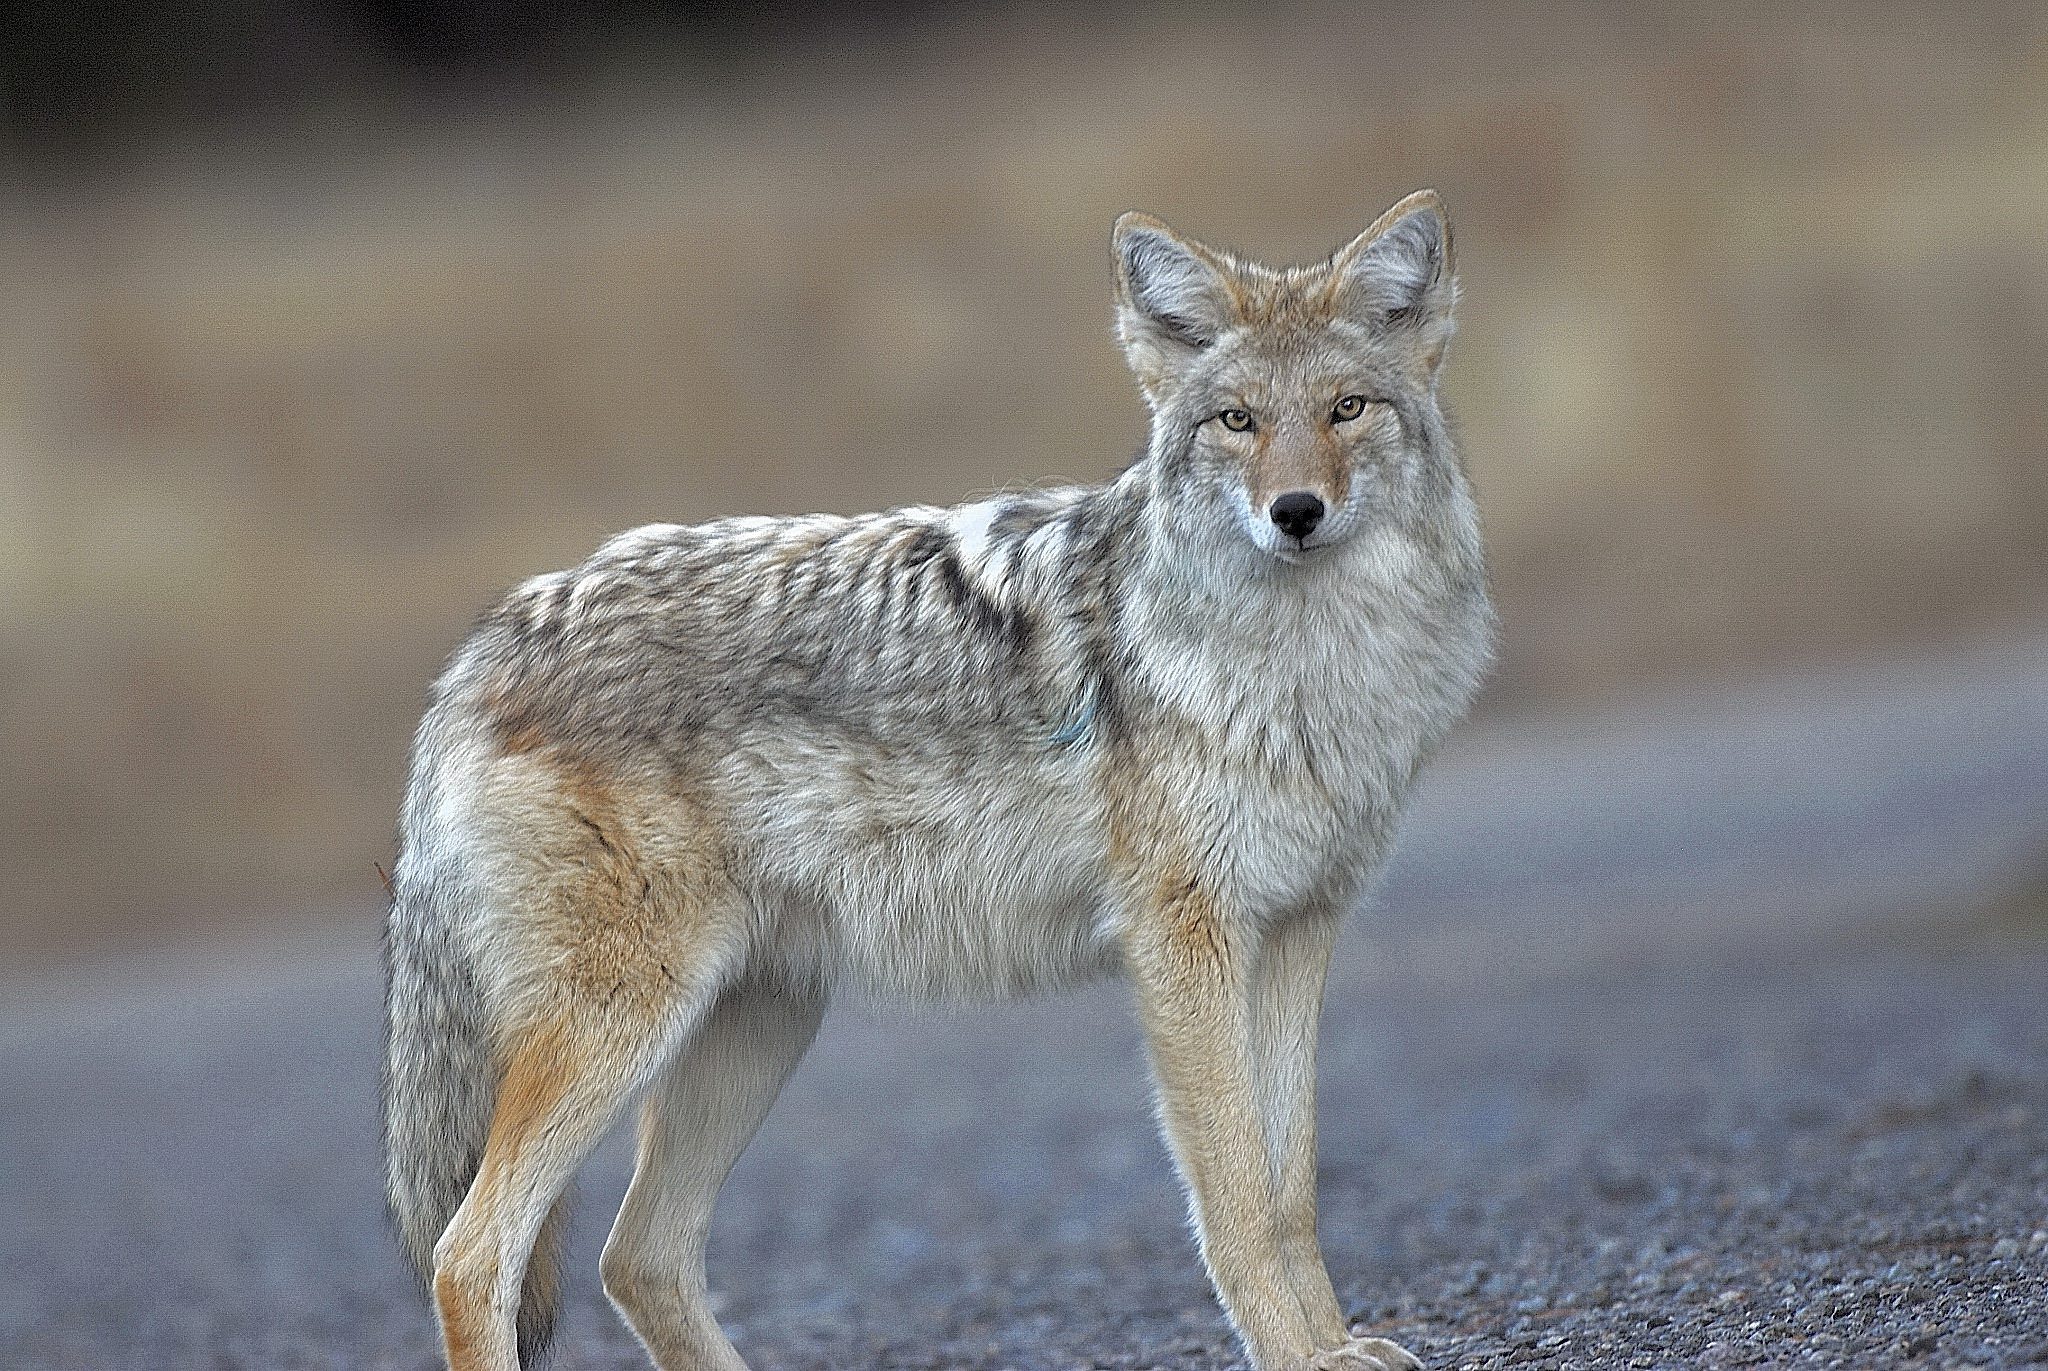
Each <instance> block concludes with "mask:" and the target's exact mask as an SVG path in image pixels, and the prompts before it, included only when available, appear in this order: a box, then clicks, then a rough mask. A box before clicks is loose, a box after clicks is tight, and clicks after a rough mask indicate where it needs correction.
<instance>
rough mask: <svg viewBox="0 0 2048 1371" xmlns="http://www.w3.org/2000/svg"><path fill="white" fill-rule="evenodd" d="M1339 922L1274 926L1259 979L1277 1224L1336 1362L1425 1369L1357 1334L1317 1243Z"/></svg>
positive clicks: (1305, 1307) (1256, 1009) (1260, 1068)
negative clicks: (1319, 1045) (1321, 1063)
mask: <svg viewBox="0 0 2048 1371" xmlns="http://www.w3.org/2000/svg"><path fill="white" fill-rule="evenodd" d="M1336 937H1337V918H1336V916H1335V915H1334V914H1333V913H1329V912H1327V911H1323V910H1316V911H1312V912H1310V913H1307V914H1304V915H1302V916H1301V917H1299V918H1294V919H1288V920H1285V921H1282V922H1281V923H1279V924H1277V925H1276V926H1274V927H1273V928H1271V929H1270V930H1269V931H1268V932H1267V934H1266V936H1265V937H1264V938H1263V939H1262V940H1261V942H1260V944H1259V950H1258V964H1257V968H1256V970H1255V971H1254V973H1253V977H1252V1011H1251V1027H1252V1053H1251V1058H1252V1087H1253V1090H1254V1092H1255V1096H1256V1098H1257V1100H1258V1104H1259V1113H1260V1115H1261V1116H1262V1117H1263V1119H1264V1121H1265V1125H1266V1141H1267V1145H1268V1146H1269V1147H1270V1148H1271V1149H1272V1153H1273V1177H1272V1185H1273V1207H1274V1225H1275V1230H1276V1233H1277V1236H1278V1238H1279V1243H1280V1261H1281V1265H1282V1266H1283V1267H1284V1268H1285V1269H1286V1272H1287V1281H1288V1284H1289V1285H1290V1286H1291V1287H1292V1288H1293V1290H1294V1295H1295V1298H1296V1299H1298V1300H1300V1301H1301V1308H1302V1312H1303V1313H1304V1314H1305V1315H1307V1317H1308V1322H1309V1328H1310V1330H1311V1331H1312V1332H1313V1334H1314V1335H1315V1340H1316V1346H1317V1347H1318V1348H1320V1349H1322V1350H1323V1351H1324V1352H1325V1353H1326V1354H1329V1353H1333V1352H1334V1353H1335V1355H1334V1356H1331V1355H1326V1356H1325V1357H1324V1360H1325V1361H1326V1362H1331V1363H1334V1364H1339V1365H1342V1364H1353V1365H1360V1364H1362V1365H1364V1366H1374V1365H1379V1364H1384V1365H1386V1366H1390V1367H1409V1366H1414V1365H1416V1364H1417V1363H1416V1360H1415V1357H1414V1355H1413V1354H1412V1353H1410V1352H1408V1351H1407V1350H1406V1349H1404V1348H1402V1347H1401V1346H1400V1345H1398V1344H1396V1343H1391V1342H1388V1341H1387V1340H1386V1339H1384V1338H1358V1339H1354V1338H1352V1337H1351V1335H1350V1330H1349V1329H1348V1328H1347V1327H1346V1325H1345V1322H1344V1314H1343V1310H1342V1308H1341V1307H1340V1306H1339V1305H1338V1303H1337V1294H1336V1291H1335V1290H1334V1289H1333V1288H1332V1287H1331V1285H1330V1273H1329V1271H1328V1269H1327V1268H1326V1267H1324V1265H1323V1252H1322V1245H1321V1243H1320V1242H1319V1241H1318V1239H1317V1237H1316V1032H1317V1029H1318V1027H1319V1026H1320V1023H1321V1020H1322V1007H1323V982H1324V980H1325V978H1326V977H1327V976H1328V974H1329V969H1330V951H1331V948H1332V946H1333V945H1334V943H1335V942H1336Z"/></svg>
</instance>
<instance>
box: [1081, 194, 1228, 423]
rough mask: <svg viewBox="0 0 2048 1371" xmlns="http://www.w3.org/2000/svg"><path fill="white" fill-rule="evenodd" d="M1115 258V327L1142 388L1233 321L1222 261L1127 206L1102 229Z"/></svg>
mask: <svg viewBox="0 0 2048 1371" xmlns="http://www.w3.org/2000/svg"><path fill="white" fill-rule="evenodd" d="M1110 248H1111V252H1112V255H1113V256H1114V258H1115V261H1116V330H1117V337H1118V339H1119V340H1120V341H1121V342H1122V343H1123V345H1124V356H1125V357H1127V358H1128V359H1129V360H1130V363H1131V369H1132V370H1133V371H1135V372H1137V373H1138V379H1139V381H1141V382H1143V383H1144V386H1145V388H1146V390H1147V391H1152V390H1156V389H1157V388H1158V387H1159V385H1160V383H1161V382H1163V381H1164V380H1166V379H1167V378H1168V377H1169V376H1170V375H1171V374H1172V373H1174V372H1176V371H1178V370H1180V369H1181V368H1182V367H1183V366H1185V365H1186V364H1187V363H1188V361H1189V360H1191V359H1192V358H1193V356H1194V355H1195V354H1196V353H1198V352H1200V351H1201V350H1202V349H1203V348H1206V347H1208V346H1209V345H1210V344H1211V343H1214V342H1215V341H1216V339H1217V338H1218V337H1220V336H1221V335H1222V334H1223V331H1224V330H1225V329H1228V328H1229V327H1230V326H1231V325H1232V324H1234V323H1236V322H1238V308H1237V292H1236V291H1235V290H1234V289H1232V285H1231V277H1230V267H1229V265H1228V263H1227V262H1226V261H1225V260H1224V259H1223V258H1222V257H1221V256H1220V255H1218V254H1217V253H1215V252H1212V251H1210V250H1209V249H1208V248H1205V247H1203V246H1202V245H1201V244H1200V243H1197V242H1195V241H1193V240H1192V239H1188V238H1183V237H1181V236H1180V235H1179V234H1177V233H1175V232H1174V231H1173V230H1172V229H1170V228H1168V227H1167V226H1166V225H1164V224H1162V223H1160V222H1159V221H1158V220H1157V219H1154V218H1153V217H1152V216H1151V215H1149V214H1138V213H1135V212H1134V213H1130V214H1126V215H1124V216H1123V217H1122V218H1120V219H1118V220H1117V221H1116V228H1115V230H1114V231H1113V232H1112V233H1111V235H1110Z"/></svg>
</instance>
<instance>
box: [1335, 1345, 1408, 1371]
mask: <svg viewBox="0 0 2048 1371" xmlns="http://www.w3.org/2000/svg"><path fill="white" fill-rule="evenodd" d="M1308 1371H1422V1360H1421V1358H1419V1357H1417V1356H1416V1355H1415V1354H1414V1353H1413V1352H1410V1351H1409V1350H1408V1349H1407V1348H1405V1347H1403V1346H1401V1344H1399V1343H1397V1342H1388V1341H1387V1340H1386V1339H1385V1338H1353V1339H1352V1340H1351V1341H1350V1342H1347V1343H1345V1344H1344V1345H1343V1346H1342V1347H1333V1348H1331V1349H1330V1350H1329V1351H1327V1352H1318V1353H1316V1354H1315V1355H1314V1356H1313V1357H1310V1358H1309V1361H1308Z"/></svg>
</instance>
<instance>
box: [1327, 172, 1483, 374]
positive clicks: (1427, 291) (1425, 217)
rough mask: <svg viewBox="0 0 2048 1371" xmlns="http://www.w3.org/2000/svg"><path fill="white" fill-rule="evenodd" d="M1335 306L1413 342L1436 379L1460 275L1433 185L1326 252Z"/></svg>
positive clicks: (1449, 334) (1413, 346) (1447, 225)
mask: <svg viewBox="0 0 2048 1371" xmlns="http://www.w3.org/2000/svg"><path fill="white" fill-rule="evenodd" d="M1330 276H1331V281H1330V287H1331V290H1332V292H1333V293H1334V296H1335V299H1334V300H1333V304H1334V305H1335V307H1336V308H1337V309H1338V310H1339V311H1341V312H1343V313H1345V314H1347V315H1350V316H1351V317H1353V318H1356V319H1358V320H1360V321H1361V322H1363V323H1366V324H1369V325H1371V326H1372V327H1373V328H1375V329H1377V330H1382V331H1384V332H1385V333H1386V334H1387V335H1388V336H1390V337H1400V338H1402V339H1404V340H1405V341H1407V342H1408V343H1409V345H1410V346H1411V347H1412V348H1413V349H1414V351H1415V354H1416V356H1417V357H1418V358H1419V359H1420V361H1421V362H1422V366H1423V370H1424V372H1425V374H1427V375H1428V377H1429V378H1430V379H1431V380H1432V381H1434V380H1435V379H1436V373H1437V369H1438V368H1439V367H1440V366H1442V365H1443V359H1444V349H1445V348H1446V347H1448V346H1449V344H1450V341H1451V329H1452V319H1451V312H1452V309H1453V307H1454V306H1455V305H1456V304H1457V299H1458V282H1457V277H1456V276H1455V275H1454V274H1453V268H1452V263H1451V224H1450V221H1449V220H1448V219H1446V218H1445V217H1444V205H1443V201H1442V200H1441V199H1439V198H1438V197H1437V193H1436V192H1435V191H1433V190H1418V191H1416V192H1415V193H1414V194H1413V195H1411V196H1409V197H1408V198H1407V199H1405V200H1403V201H1401V203H1400V204H1398V205H1395V206H1394V207H1393V208H1392V209H1390V210H1388V211H1387V212H1386V213H1385V214H1382V215H1381V216H1380V217H1379V220H1378V221H1377V222H1376V223H1374V224H1373V226H1372V227H1371V228H1369V229H1367V230H1366V231H1365V232H1364V233H1361V234H1359V235H1358V236H1357V237H1356V238H1354V239H1352V240H1351V242H1350V243H1349V244H1347V245H1346V246H1345V247H1343V248H1342V249H1340V250H1339V251H1338V253H1337V255H1336V256H1335V257H1333V258H1331V259H1330Z"/></svg>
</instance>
